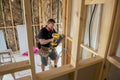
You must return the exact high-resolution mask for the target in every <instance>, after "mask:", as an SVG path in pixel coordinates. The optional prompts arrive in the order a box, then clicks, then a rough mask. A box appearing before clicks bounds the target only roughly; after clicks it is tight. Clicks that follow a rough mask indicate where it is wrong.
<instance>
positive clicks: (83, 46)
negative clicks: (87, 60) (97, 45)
mask: <svg viewBox="0 0 120 80" xmlns="http://www.w3.org/2000/svg"><path fill="white" fill-rule="evenodd" d="M80 46H81V47H82V48H83V49H86V50H87V51H89V52H91V53H92V54H95V55H98V52H97V51H96V50H94V49H92V48H90V47H89V46H87V45H84V44H81V45H80Z"/></svg>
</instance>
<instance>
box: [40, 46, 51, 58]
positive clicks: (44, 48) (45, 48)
mask: <svg viewBox="0 0 120 80" xmlns="http://www.w3.org/2000/svg"><path fill="white" fill-rule="evenodd" d="M40 51H41V53H40V54H41V55H42V56H46V55H48V54H49V52H50V51H51V50H50V48H49V47H44V46H41V49H40Z"/></svg>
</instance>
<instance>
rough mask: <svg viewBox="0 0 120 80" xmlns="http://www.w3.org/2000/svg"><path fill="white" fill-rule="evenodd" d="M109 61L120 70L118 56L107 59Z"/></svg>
mask: <svg viewBox="0 0 120 80" xmlns="http://www.w3.org/2000/svg"><path fill="white" fill-rule="evenodd" d="M107 59H108V61H109V62H110V63H112V64H113V65H114V66H116V67H118V68H119V69H120V58H119V57H117V56H109V57H107Z"/></svg>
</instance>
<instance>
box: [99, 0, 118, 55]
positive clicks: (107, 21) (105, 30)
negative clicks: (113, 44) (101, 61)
mask: <svg viewBox="0 0 120 80" xmlns="http://www.w3.org/2000/svg"><path fill="white" fill-rule="evenodd" d="M115 2H116V1H114V0H108V1H106V2H105V6H104V9H103V14H104V15H103V18H102V24H101V26H102V27H101V36H100V42H99V43H100V44H99V49H98V54H99V55H100V56H101V57H105V56H106V52H107V48H108V45H109V42H110V40H109V37H110V33H111V32H110V30H111V27H112V24H113V23H112V20H113V18H114V8H115ZM108 7H109V9H108Z"/></svg>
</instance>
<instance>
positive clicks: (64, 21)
mask: <svg viewBox="0 0 120 80" xmlns="http://www.w3.org/2000/svg"><path fill="white" fill-rule="evenodd" d="M66 4H67V0H63V1H62V9H63V12H62V26H64V27H63V32H62V33H63V34H65V31H66ZM65 36H66V35H65ZM62 44H63V46H62V47H63V48H67V47H66V40H65V41H64V42H63V43H62ZM66 56H67V55H66V52H65V54H62V65H64V64H66Z"/></svg>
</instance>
